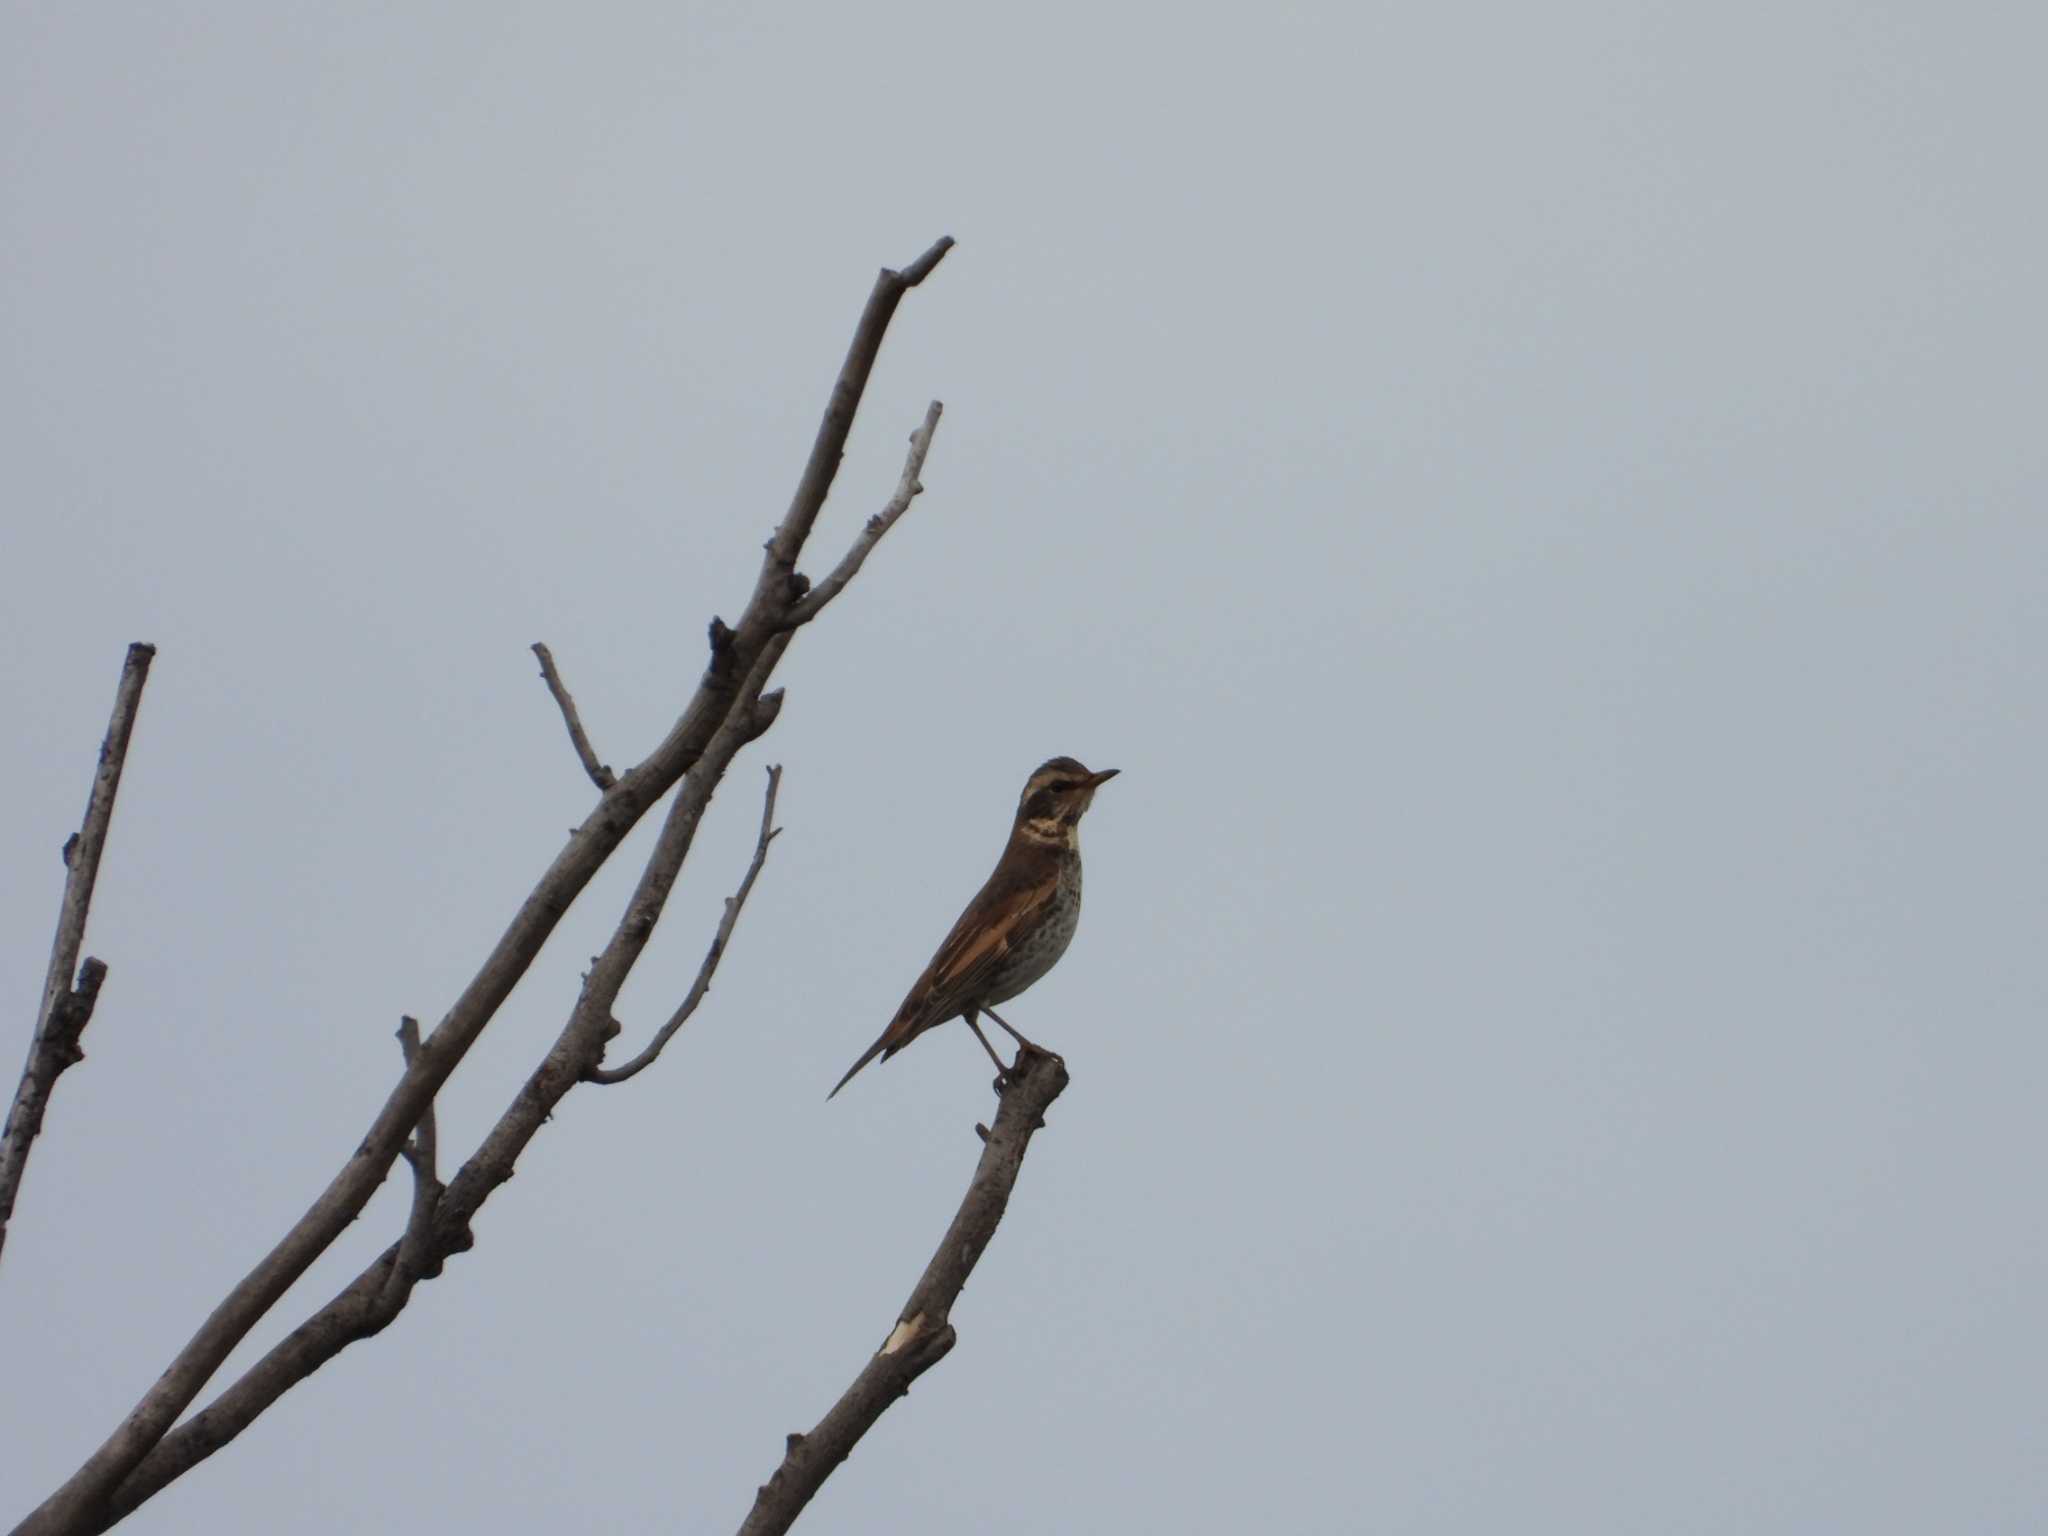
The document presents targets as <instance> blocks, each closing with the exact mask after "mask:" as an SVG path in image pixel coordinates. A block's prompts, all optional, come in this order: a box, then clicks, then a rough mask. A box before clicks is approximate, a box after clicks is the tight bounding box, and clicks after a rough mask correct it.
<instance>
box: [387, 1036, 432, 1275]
mask: <svg viewBox="0 0 2048 1536" xmlns="http://www.w3.org/2000/svg"><path fill="white" fill-rule="evenodd" d="M398 1048H399V1050H400V1051H402V1052H403V1053H404V1055H405V1066H406V1070H407V1071H411V1070H412V1066H413V1063H414V1062H415V1061H417V1060H418V1059H419V1054H420V1021H419V1020H418V1019H416V1018H414V1017H413V1016H412V1015H411V1014H407V1015H406V1016H405V1017H404V1018H402V1019H400V1020H399V1021H398ZM399 1156H401V1157H403V1158H404V1159H405V1160H406V1162H407V1163H408V1164H410V1165H411V1167H412V1212H411V1214H410V1215H408V1216H407V1217H406V1222H405V1235H404V1236H403V1237H401V1238H400V1239H399V1242H398V1253H397V1255H396V1256H395V1257H394V1259H393V1261H392V1265H391V1275H390V1278H389V1279H388V1280H386V1281H385V1283H384V1292H383V1296H382V1297H381V1298H380V1299H381V1300H383V1301H384V1303H385V1304H386V1305H388V1306H390V1307H391V1309H392V1311H393V1313H394V1314H395V1313H396V1312H397V1310H398V1306H399V1304H400V1302H401V1298H402V1296H403V1293H404V1292H406V1291H409V1290H410V1289H411V1288H412V1287H413V1285H414V1283H415V1282H417V1281H418V1280H419V1278H420V1276H421V1275H423V1274H424V1273H426V1271H427V1265H428V1260H427V1244H428V1242H429V1241H430V1240H431V1239H432V1238H433V1235H434V1213H435V1212H436V1210H437V1209H439V1207H440V1204H441V1193H442V1186H441V1180H440V1177H439V1176H438V1175H437V1174H436V1173H435V1171H434V1158H435V1134H434V1101H433V1100H432V1099H429V1100H427V1107H426V1108H425V1109H423V1110H421V1111H420V1118H419V1124H417V1125H416V1126H414V1127H413V1132H412V1140H411V1141H409V1142H407V1143H406V1144H405V1146H404V1147H403V1148H402V1149H401V1150H400V1152H399ZM436 1267H437V1268H438V1264H437V1265H436Z"/></svg>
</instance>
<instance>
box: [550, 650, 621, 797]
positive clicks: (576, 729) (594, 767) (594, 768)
mask: <svg viewBox="0 0 2048 1536" xmlns="http://www.w3.org/2000/svg"><path fill="white" fill-rule="evenodd" d="M533 654H534V655H536V656H538V657H539V658H540V675H541V680H542V681H543V682H545V683H546V684H547V685H548V692H549V693H552V694H553V695H554V696H555V703H556V704H558V705H560V706H561V710H562V723H563V724H564V725H566V726H568V727H569V745H570V746H572V747H574V748H575V749H576V755H577V757H579V758H581V759H582V761H583V771H584V772H585V773H587V774H589V775H590V782H591V783H593V784H595V785H596V786H597V787H598V788H599V789H600V790H605V789H610V788H611V787H612V786H613V785H614V784H616V783H618V782H619V776H618V775H617V774H615V773H613V772H612V771H611V769H610V768H609V767H608V766H606V765H605V764H603V763H600V762H599V761H598V760H597V753H596V751H595V750H593V749H592V747H591V745H590V738H589V737H588V736H586V735H584V734H583V717H582V716H581V715H579V714H577V713H576V701H575V700H574V699H573V698H571V697H570V696H569V688H568V685H567V684H566V683H564V682H563V681H562V674H561V673H559V672H557V671H556V670H555V658H554V656H553V655H552V654H551V653H550V652H549V650H548V648H547V647H546V646H545V645H542V644H541V643H540V642H539V641H538V640H536V641H534V642H533Z"/></svg>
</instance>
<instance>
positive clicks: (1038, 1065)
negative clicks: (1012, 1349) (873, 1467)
mask: <svg viewBox="0 0 2048 1536" xmlns="http://www.w3.org/2000/svg"><path fill="white" fill-rule="evenodd" d="M1066 1086H1067V1068H1066V1064H1065V1063H1064V1062H1062V1061H1061V1060H1060V1058H1059V1057H1057V1056H1054V1055H1052V1054H1050V1053H1049V1052H1046V1051H1041V1050H1038V1049H1036V1048H1035V1047H1034V1048H1032V1049H1029V1050H1023V1051H1020V1052H1019V1053H1018V1056H1017V1064H1016V1066H1015V1067H1013V1068H1012V1069H1011V1071H1010V1076H1009V1080H1008V1084H1007V1086H1006V1087H1005V1088H1004V1089H1003V1101H1002V1106H1001V1108H999V1109H998V1110H997V1111H996V1123H995V1126H994V1128H993V1129H992V1130H990V1131H989V1132H988V1134H987V1135H986V1136H985V1137H984V1138H983V1139H984V1140H985V1141H986V1143H987V1145H986V1146H984V1147H983V1148H982V1152H981V1161H980V1162H979V1163H978V1164H977V1165H976V1166H975V1169H974V1177H973V1179H972V1180H971V1181H970V1182H969V1183H968V1186H967V1194H966V1197H965V1198H964V1199H963V1200H961V1202H960V1209H959V1210H958V1211H957V1212H955V1213H954V1216H953V1221H952V1224H951V1225H950V1226H948V1227H947V1228H946V1235H945V1237H944V1238H943V1239H942V1240H941V1241H940V1243H939V1246H938V1249H937V1251H936V1252H934V1253H933V1254H932V1260H931V1263H929V1264H927V1265H926V1266H925V1271H924V1274H923V1275H922V1276H920V1277H919V1279H918V1282H917V1285H916V1286H915V1287H914V1288H913V1289H912V1291H911V1293H910V1299H909V1300H908V1301H906V1302H905V1303H904V1304H903V1310H902V1311H901V1312H899V1313H897V1314H896V1326H895V1327H894V1328H893V1329H891V1330H890V1332H889V1337H888V1338H887V1339H886V1340H884V1341H883V1344H882V1347H881V1348H880V1349H879V1350H877V1351H876V1352H875V1354H874V1355H873V1356H871V1357H870V1358H869V1360H868V1363H867V1364H866V1365H865V1366H863V1367H862V1368H861V1372H860V1374H859V1375H858V1376H856V1377H854V1379H853V1385H852V1386H850V1387H848V1388H847V1389H846V1391H845V1393H844V1394H842V1395H841V1397H840V1399H839V1401H838V1402H836V1403H834V1404H833V1405H832V1407H831V1410H830V1411H829V1412H828V1413H826V1415H825V1417H824V1418H822V1419H820V1420H819V1421H818V1426H817V1428H815V1429H813V1430H812V1431H811V1432H810V1433H809V1434H807V1435H803V1434H794V1435H791V1436H790V1437H789V1439H788V1452H787V1454H786V1455H785V1456H784V1457H783V1458H782V1465H781V1466H779V1467H777V1468H776V1469H775V1473H774V1475H773V1476H771V1477H770V1478H769V1479H768V1481H767V1482H766V1483H764V1484H762V1485H761V1488H760V1490H759V1491H758V1492H757V1493H756V1495H755V1497H754V1507H753V1510H752V1512H751V1513H750V1514H749V1515H748V1516H747V1519H746V1523H745V1524H743V1525H742V1526H741V1527H740V1536H778V1533H780V1532H783V1531H786V1530H788V1529H789V1527H790V1525H791V1523H792V1522H793V1521H794V1520H795V1519H796V1517H797V1516H798V1515H800V1514H802V1513H803V1509H804V1506H805V1505H806V1504H808V1503H810V1501H811V1498H812V1496H813V1495H814V1494H816V1493H817V1491H818V1489H819V1488H820V1487H821V1486H823V1484H824V1482H825V1479H826V1478H828V1477H830V1476H831V1475H832V1472H833V1469H834V1468H836V1467H837V1466H838V1465H839V1464H840V1463H841V1462H842V1461H844V1460H846V1458H847V1457H848V1456H849V1455H850V1454H852V1451H853V1448H854V1446H855V1445H856V1444H857V1443H858V1442H859V1440H860V1438H861V1436H862V1435H864V1434H866V1433H867V1432H868V1430H869V1429H871V1428H872V1427H873V1426H874V1423H875V1421H876V1420H877V1419H879V1418H881V1416H882V1414H883V1413H884V1412H885V1411H887V1409H888V1407H889V1405H890V1404H891V1403H893V1402H895V1401H896V1400H897V1399H898V1398H899V1397H902V1396H903V1395H904V1394H905V1393H907V1392H908V1391H909V1390H910V1384H911V1383H912V1382H913V1381H915V1380H917V1378H918V1377H920V1376H922V1375H923V1374H924V1373H925V1372H926V1371H928V1370H930V1369H931V1368H932V1367H933V1366H935V1365H937V1364H938V1363H939V1361H941V1360H943V1359H944V1358H945V1357H946V1354H947V1353H948V1352H949V1351H950V1350H951V1349H952V1348H953V1344H954V1342H955V1339H956V1337H957V1336H956V1334H955V1333H954V1331H953V1325H952V1323H951V1321H949V1319H950V1318H951V1315H952V1311H953V1303H954V1302H955V1301H957V1300H958V1299H959V1296H960V1291H961V1288H962V1287H964V1286H965V1285H966V1284H967V1277H968V1276H969V1275H971V1274H973V1273H974V1266H975V1263H976V1261H977V1260H979V1259H980V1258H981V1253H982V1250H983V1249H984V1248H986V1247H987V1246H988V1241H989V1239H990V1238H991V1237H993V1236H994V1235H995V1230H996V1224H997V1223H998V1222H1000V1221H1001V1220H1002V1219H1003V1211H1004V1209H1005V1208H1006V1207H1007V1206H1008V1204H1009V1200H1010V1190H1011V1189H1012V1187H1013V1186H1015V1184H1016V1182H1017V1174H1018V1171H1019V1170H1020V1169H1021V1168H1022V1167H1023V1165H1024V1153H1025V1151H1026V1150H1027V1149H1028V1148H1029V1147H1030V1145H1031V1137H1032V1134H1033V1133H1034V1132H1035V1131H1037V1130H1038V1129H1039V1128H1040V1127H1042V1126H1043V1125H1044V1124H1045V1112H1046V1110H1047V1108H1049V1107H1050V1106H1051V1104H1052V1101H1053V1100H1054V1099H1056V1098H1058V1097H1059V1096H1060V1094H1061V1092H1062V1091H1063V1090H1064V1089H1065V1088H1066ZM978 1129H979V1127H977V1130H978Z"/></svg>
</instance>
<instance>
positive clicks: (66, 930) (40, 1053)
mask: <svg viewBox="0 0 2048 1536" xmlns="http://www.w3.org/2000/svg"><path fill="white" fill-rule="evenodd" d="M155 658H156V647H155V646H153V645H144V644H141V643H137V644H135V645H131V646H129V647H128V659H127V661H125V662H124V663H123V664H122V667H121V682H120V686H119V687H118V688H116V689H115V690H114V713H113V717H112V718H111V719H110V720H109V721H108V722H107V736H106V740H105V741H103V742H102V743H100V765H99V769H98V771H97V772H96V773H94V775H93V780H92V793H91V794H90V795H88V796H87V797H86V803H85V822H84V824H83V825H82V826H81V827H80V828H79V830H78V831H77V833H76V834H74V835H73V836H72V837H71V838H70V839H68V840H67V841H66V842H65V844H64V864H65V867H66V868H67V869H69V870H70V873H69V874H68V875H66V876H65V878H64V896H63V899H62V901H61V902H60V903H59V904H58V907H57V937H56V938H55V940H54V941H52V943H51V945H50V968H49V971H48V972H47V973H46V974H45V976H44V978H43V1001H42V1007H41V1008H39V1009H38V1010H37V1012H36V1028H35V1033H34V1034H33V1035H32V1036H30V1037H29V1047H28V1062H27V1064H26V1065H25V1066H23V1067H22V1069H21V1082H20V1084H19V1086H17V1087H16V1089H15V1091H14V1100H13V1102H12V1103H11V1104H10V1105H9V1106H8V1110H7V1124H6V1126H5V1128H4V1129H0V1249H4V1248H5V1247H6V1246H7V1223H8V1220H9V1218H11V1217H12V1216H13V1215H14V1201H15V1197H16V1196H17V1195H18V1194H19V1193H20V1192H21V1178H22V1175H23V1173H25V1172H26V1171H27V1169H28V1154H29V1148H30V1147H32V1146H33V1145H34V1144H35V1139H36V1136H37V1134H38V1133H39V1132H40V1131H41V1130H42V1128H43V1113H44V1111H45V1110H47V1109H48V1108H49V1105H50V1094H51V1092H52V1090H54V1089H55V1087H56V1086H57V1079H58V1078H59V1077H60V1076H62V1075H63V1073H64V1072H65V1070H66V1069H67V1068H69V1067H72V1066H75V1065H77V1064H78V1063H79V1062H81V1061H83V1060H84V1059H85V1052H84V1051H83V1050H81V1049H80V1048H79V1043H78V1041H79V1036H80V1035H82V1034H84V1033H85V1026H86V1025H87V1024H89V1023H91V1022H92V1010H93V1006H94V1004H96V1003H97V1002H98V1001H99V995H100V985H101V983H103V982H104V981H105V980H106V979H107V968H106V965H105V964H104V963H103V962H101V961H99V960H94V959H88V960H86V962H85V963H84V965H82V966H81V965H80V964H79V962H78V952H79V950H80V949H82V948H83V947H84V946H85V919H86V915H87V913H88V912H90V911H91V909H92V891H93V885H94V883H95V882H96V881H98V879H99V875H100V855H101V854H102V853H103V852H105V850H106V846H107V828H108V826H109V825H110V824H111V823H112V822H113V819H114V796H115V794H116V793H117V792H118V791H119V790H120V788H121V769H122V768H123V766H125V765H126V763H127V761H128V741H129V738H130V737H131V736H132V735H133V734H134V732H135V715H136V711H137V710H139V709H140V708H141V707H142V687H143V684H145V683H147V682H148V681H149V664H150V662H151V661H153V660H155ZM74 973H76V975H77V977H78V981H77V984H76V985H75V986H74V985H73V983H72V979H71V978H72V976H73V974H74Z"/></svg>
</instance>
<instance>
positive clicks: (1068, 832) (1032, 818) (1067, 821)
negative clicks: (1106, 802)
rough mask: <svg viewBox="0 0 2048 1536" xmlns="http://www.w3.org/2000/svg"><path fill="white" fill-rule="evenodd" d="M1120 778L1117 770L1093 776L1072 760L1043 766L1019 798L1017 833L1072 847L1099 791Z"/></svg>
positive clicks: (1060, 758)
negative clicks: (1075, 833)
mask: <svg viewBox="0 0 2048 1536" xmlns="http://www.w3.org/2000/svg"><path fill="white" fill-rule="evenodd" d="M1116 774H1117V771H1116V769H1114V768H1105V769H1103V770H1102V771H1101V772H1100V773H1091V772H1089V771H1088V770H1087V769H1086V768H1083V767H1082V766H1081V765H1080V764H1079V763H1077V762H1075V761H1074V760H1073V759H1072V758H1071V757H1055V758H1052V759H1050V760H1049V761H1047V762H1044V763H1041V764H1040V765H1039V767H1038V769H1037V771H1035V772H1034V773H1033V774H1032V775H1031V777H1030V778H1029V779H1027V780H1025V782H1024V793H1023V794H1022V795H1021V796H1019V797H1018V800H1017V830H1018V831H1019V832H1021V833H1023V834H1024V835H1026V836H1027V837H1031V838H1033V839H1035V840H1036V841H1039V842H1048V843H1053V842H1056V843H1068V844H1071V843H1072V842H1073V841H1074V829H1075V828H1076V827H1077V826H1079V825H1080V822H1081V817H1082V815H1083V814H1084V813H1085V812H1086V811H1087V809H1088V806H1089V804H1090V803H1091V802H1092V801H1093V800H1094V799H1095V791H1096V790H1097V789H1099V788H1101V787H1102V786H1103V785H1104V784H1107V783H1108V782H1109V781H1110V780H1111V779H1113V778H1115V777H1116Z"/></svg>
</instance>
